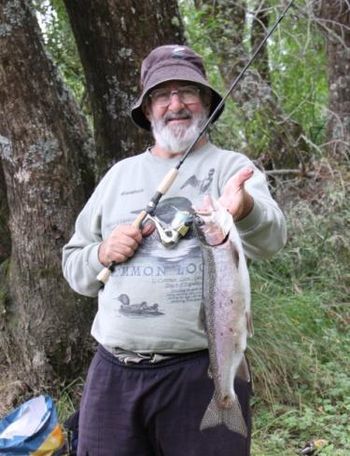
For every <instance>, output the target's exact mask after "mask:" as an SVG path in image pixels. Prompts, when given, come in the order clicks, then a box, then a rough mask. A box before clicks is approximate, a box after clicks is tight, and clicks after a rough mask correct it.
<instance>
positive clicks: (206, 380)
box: [63, 45, 286, 456]
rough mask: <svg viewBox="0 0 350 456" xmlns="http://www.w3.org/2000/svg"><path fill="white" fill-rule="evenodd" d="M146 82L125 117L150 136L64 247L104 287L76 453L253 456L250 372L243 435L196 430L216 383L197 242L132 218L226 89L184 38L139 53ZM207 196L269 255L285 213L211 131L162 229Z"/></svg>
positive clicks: (257, 253) (244, 390)
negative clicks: (102, 276) (107, 272)
mask: <svg viewBox="0 0 350 456" xmlns="http://www.w3.org/2000/svg"><path fill="white" fill-rule="evenodd" d="M141 88H142V93H141V95H140V97H139V99H138V101H137V103H136V104H135V105H134V106H133V108H132V110H131V116H132V119H133V120H134V122H135V123H136V125H137V126H138V127H140V128H143V129H146V130H151V131H152V133H153V137H154V145H153V146H152V147H150V148H148V149H147V150H146V151H144V152H143V153H141V154H139V155H136V156H133V157H131V158H127V159H125V160H122V161H120V162H119V163H117V164H116V165H114V166H113V167H112V168H111V169H110V170H109V172H108V173H107V174H106V175H105V176H104V178H103V179H102V181H101V182H100V184H99V185H98V186H97V188H96V190H95V191H94V193H93V195H92V196H91V198H90V199H89V201H88V202H87V204H86V206H85V207H84V209H83V210H82V212H81V214H80V215H79V217H78V219H77V222H76V227H75V233H74V235H73V237H72V238H71V240H70V241H69V242H68V244H67V245H66V246H65V247H64V251H63V270H64V276H65V277H66V279H67V280H68V282H69V284H70V285H71V287H72V288H73V289H74V290H75V291H77V292H78V293H81V294H83V295H87V296H98V311H97V313H96V317H95V319H94V322H93V326H92V331H91V333H92V336H93V337H94V338H95V339H96V340H97V342H98V343H99V347H98V350H97V352H96V354H95V357H94V359H93V361H92V363H91V366H90V369H89V373H88V376H87V381H86V384H85V388H84V393H83V398H82V401H81V407H80V421H79V444H78V454H79V455H80V456H86V455H90V456H112V455H113V456H115V455H116V456H156V455H157V456H158V455H159V456H161V455H162V456H184V455H186V456H189V455H193V456H203V455H205V456H211V455H213V456H214V455H215V456H216V455H221V456H226V455H227V456H228V455H231V456H232V455H235V456H247V455H249V454H250V431H251V417H250V407H249V397H250V394H251V385H250V382H249V381H245V380H242V379H241V378H237V379H235V391H236V393H237V396H238V399H239V403H240V407H241V410H242V413H243V416H244V419H245V422H246V425H247V429H248V436H247V437H244V436H242V435H240V434H238V433H235V432H232V431H230V430H228V429H227V428H226V427H225V426H223V425H219V426H216V427H214V428H211V429H207V430H203V431H200V429H199V427H200V422H201V418H202V417H203V414H204V412H205V410H206V408H207V406H208V404H209V402H210V399H211V397H212V395H213V388H214V386H213V381H212V379H211V378H210V377H209V376H208V350H207V348H208V341H207V336H206V334H205V331H204V330H203V328H202V326H201V325H200V324H199V318H198V316H199V313H200V307H201V300H202V280H203V278H202V257H201V251H200V246H199V241H198V239H197V238H196V236H194V234H193V232H192V230H191V229H189V230H188V232H187V234H186V235H185V236H184V237H183V239H180V241H179V242H178V243H177V244H176V245H175V246H174V247H173V248H172V249H169V248H167V247H165V246H164V245H163V244H162V243H161V242H160V240H159V233H158V232H157V230H154V225H153V224H147V223H146V224H144V226H143V227H142V228H140V229H138V228H135V227H134V226H132V222H133V221H134V219H135V218H136V216H137V215H138V214H139V213H140V211H141V210H142V209H143V208H144V207H145V205H146V203H147V202H148V201H149V200H150V199H151V197H152V196H153V194H154V192H155V189H156V188H157V187H158V185H159V183H160V182H161V180H162V179H163V177H164V176H165V175H166V174H167V172H168V171H169V169H171V168H172V167H173V166H174V165H175V164H176V163H177V162H178V160H179V157H181V156H182V154H183V153H184V151H185V150H186V149H187V148H188V147H189V146H190V145H191V144H192V143H193V141H194V140H195V139H196V138H197V137H198V134H199V132H200V131H201V127H202V126H203V125H204V123H205V122H206V120H207V118H208V116H209V115H211V113H213V112H214V110H215V108H216V107H217V106H218V104H219V103H220V101H221V100H222V97H221V96H220V94H219V93H218V92H217V91H216V90H215V89H213V88H212V87H211V85H210V84H209V83H208V81H207V78H206V74H205V69H204V66H203V62H202V59H201V57H200V56H199V55H197V54H196V53H195V52H193V51H192V50H191V49H189V48H188V47H186V46H178V45H167V46H160V47H158V48H156V49H154V50H153V51H152V52H151V53H150V54H149V55H148V56H147V57H146V58H145V60H144V61H143V64H142V69H141ZM221 111H222V109H221ZM220 114H221V112H218V113H217V114H216V119H214V120H217V118H218V117H219V115H220ZM204 192H205V193H209V194H210V195H211V196H213V197H214V198H216V199H218V200H219V201H220V203H221V205H223V206H224V207H225V208H226V209H227V211H228V212H229V213H230V214H231V216H232V217H233V219H234V221H235V223H236V226H237V229H238V232H239V234H240V237H241V239H242V243H243V246H244V250H245V254H246V256H247V257H248V258H253V259H257V258H266V257H270V256H271V255H272V254H274V253H275V252H277V251H278V250H279V249H280V248H281V247H282V246H283V245H284V243H285V239H286V228H285V220H284V217H283V214H282V212H281V211H280V209H279V207H278V205H277V204H276V202H275V201H274V200H273V199H272V197H271V195H270V193H269V190H268V187H267V184H266V180H265V177H264V175H263V174H262V173H261V172H260V171H259V170H258V169H257V168H256V167H255V166H254V165H253V163H252V162H251V161H250V160H249V159H248V158H247V157H245V156H244V155H242V154H240V153H237V152H233V151H227V150H223V149H220V148H218V147H216V146H214V145H213V144H212V143H211V142H210V141H209V138H208V136H207V135H204V136H203V137H202V138H201V139H200V140H199V141H198V142H197V144H196V146H195V148H194V150H193V152H192V153H191V154H190V155H189V156H188V158H187V160H186V164H185V165H184V166H183V167H182V168H181V172H180V173H179V175H178V177H177V179H176V180H175V182H174V183H173V185H172V187H171V188H170V190H169V191H168V193H167V195H166V197H165V198H164V199H163V200H162V201H161V203H160V204H159V205H158V207H157V210H156V212H155V217H156V223H158V226H159V225H161V226H165V227H169V226H170V227H174V226H175V225H174V223H175V221H176V220H177V219H178V217H179V216H180V218H181V216H183V215H184V214H188V213H190V212H191V208H192V207H193V206H197V207H198V206H200V205H201V201H202V200H203V196H204ZM111 262H114V263H115V268H114V270H113V272H112V274H111V277H110V279H109V281H108V282H107V283H106V285H105V286H104V288H101V285H100V283H99V281H98V280H97V278H96V277H97V275H98V274H99V272H100V271H101V270H102V269H103V268H104V267H106V266H108V265H109V264H110V263H111Z"/></svg>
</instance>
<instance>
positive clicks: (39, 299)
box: [0, 0, 94, 387]
mask: <svg viewBox="0 0 350 456" xmlns="http://www.w3.org/2000/svg"><path fill="white" fill-rule="evenodd" d="M0 23H1V26H0V65H1V66H0V106H1V110H0V135H1V137H2V141H1V143H0V157H1V163H2V167H3V170H4V175H5V179H6V190H7V200H8V207H9V228H10V231H11V238H12V253H11V261H10V270H9V295H10V299H9V300H7V301H6V307H5V308H4V309H3V312H2V314H1V316H0V318H1V323H2V324H1V327H2V329H3V331H2V332H1V334H0V344H1V345H0V346H1V348H2V350H3V352H4V353H5V354H6V357H7V360H8V362H9V363H10V366H11V369H17V370H20V369H21V368H22V369H23V371H24V374H23V375H25V379H26V382H27V383H28V384H30V385H31V387H36V386H38V385H40V386H41V387H43V385H47V386H50V385H52V382H55V381H58V380H59V381H62V380H64V379H69V378H72V377H73V376H74V375H77V373H79V374H80V373H81V369H82V366H83V365H84V362H85V359H86V357H87V349H88V342H87V341H89V337H88V332H89V330H90V324H91V317H92V310H93V308H92V303H91V301H88V302H87V301H86V300H85V299H83V298H80V297H78V296H77V295H76V294H74V293H73V292H72V291H71V290H70V289H69V287H68V285H67V284H66V283H65V281H64V279H63V277H62V271H61V249H62V246H63V244H64V243H65V242H66V241H67V239H68V238H69V237H70V235H71V231H72V227H73V225H74V220H75V218H76V215H77V213H78V211H79V210H80V208H81V206H82V204H83V202H84V201H85V200H86V197H87V193H88V191H89V190H91V188H92V186H93V184H94V182H93V178H92V173H91V168H90V159H91V158H92V156H93V153H94V152H93V151H94V148H93V142H92V139H91V136H90V134H89V131H88V128H87V124H86V122H85V120H84V119H83V117H82V116H81V114H80V113H79V110H78V108H77V106H76V104H75V103H74V101H73V99H72V97H71V95H70V93H69V92H68V91H67V90H66V89H65V88H64V86H63V84H62V81H61V79H60V78H59V77H58V75H57V72H56V69H55V67H54V65H53V64H52V62H51V60H50V59H49V57H48V56H47V54H46V52H45V49H44V46H43V43H42V41H41V37H40V30H39V27H38V25H37V22H36V18H35V16H34V14H33V12H32V11H31V8H30V3H29V2H28V1H25V0H1V1H0ZM89 343H90V342H89ZM11 369H10V370H11ZM1 375H5V373H4V372H1ZM18 375H20V374H18Z"/></svg>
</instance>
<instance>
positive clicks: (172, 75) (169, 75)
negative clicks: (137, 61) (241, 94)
mask: <svg viewBox="0 0 350 456" xmlns="http://www.w3.org/2000/svg"><path fill="white" fill-rule="evenodd" d="M169 81H188V82H193V83H195V84H199V85H202V86H204V87H206V88H208V89H210V91H211V94H212V98H211V104H210V110H209V115H211V114H212V113H213V112H214V111H215V109H216V107H217V106H218V105H219V104H220V102H221V101H222V96H221V95H220V94H219V93H218V92H217V91H216V90H214V89H213V88H212V87H211V86H210V85H209V84H208V81H207V80H206V79H205V78H204V77H203V76H202V75H201V74H199V73H198V72H197V71H195V70H193V69H192V68H191V67H190V66H187V65H185V68H184V65H183V64H180V65H179V64H178V63H177V64H173V65H167V66H166V67H163V68H161V69H159V70H158V71H157V72H155V73H154V75H153V77H151V78H150V80H149V81H148V82H147V84H146V85H145V88H144V90H143V92H142V94H141V96H140V97H139V99H138V100H137V101H136V103H135V104H134V106H133V107H132V108H131V118H132V120H133V121H134V123H135V124H136V125H137V126H138V127H141V128H143V129H144V130H147V131H150V130H151V124H150V122H149V120H148V119H147V117H146V116H145V113H144V111H143V107H142V105H143V103H144V100H145V98H146V97H147V95H148V93H149V92H150V91H151V90H152V89H154V88H155V87H156V86H157V85H159V84H162V83H163V82H169ZM224 107H225V105H223V106H222V107H221V109H220V110H219V111H218V112H217V113H216V114H215V117H214V118H213V122H215V121H216V120H217V119H218V118H219V116H220V115H221V113H222V111H223V110H224Z"/></svg>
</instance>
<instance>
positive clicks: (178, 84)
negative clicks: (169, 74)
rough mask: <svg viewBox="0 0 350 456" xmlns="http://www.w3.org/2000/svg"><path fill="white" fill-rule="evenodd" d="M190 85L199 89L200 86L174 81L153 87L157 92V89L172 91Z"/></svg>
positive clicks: (190, 82)
mask: <svg viewBox="0 0 350 456" xmlns="http://www.w3.org/2000/svg"><path fill="white" fill-rule="evenodd" d="M188 85H191V86H196V87H199V84H196V83H195V82H192V81H180V80H174V81H166V82H162V83H161V84H158V85H157V86H155V87H153V89H152V90H155V89H172V88H177V87H182V86H188Z"/></svg>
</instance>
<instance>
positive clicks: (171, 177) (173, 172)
mask: <svg viewBox="0 0 350 456" xmlns="http://www.w3.org/2000/svg"><path fill="white" fill-rule="evenodd" d="M293 1H294V0H291V1H290V2H289V3H288V4H287V6H286V7H285V8H284V10H283V11H282V13H281V14H280V16H279V17H278V18H277V20H276V22H275V23H274V24H273V26H272V27H271V29H270V30H269V32H268V33H267V34H266V35H265V37H264V39H263V40H262V41H261V43H260V44H259V46H257V48H256V49H255V51H254V53H253V55H252V56H251V58H250V59H249V61H248V62H247V63H246V65H245V66H244V68H243V69H242V71H241V72H240V73H239V75H238V76H237V77H236V79H235V80H234V81H233V82H232V84H231V86H230V88H229V89H228V91H227V93H226V94H225V96H224V97H223V98H222V100H221V101H220V103H219V104H218V105H217V106H216V108H215V109H214V111H213V112H212V114H211V115H210V116H209V117H208V119H207V121H206V122H205V124H204V125H203V127H202V129H201V130H200V132H199V134H198V136H197V138H196V139H195V140H194V141H193V142H192V143H191V144H190V145H189V146H188V148H187V149H186V150H185V152H184V154H183V156H182V157H181V159H180V160H179V161H178V163H177V164H176V165H175V166H174V168H171V169H170V170H169V172H168V173H167V174H166V175H165V176H164V178H163V180H162V181H161V183H160V184H159V186H158V188H157V190H156V192H155V193H154V195H153V197H152V198H151V200H150V201H149V202H148V204H147V206H146V207H145V209H144V210H142V211H141V212H140V213H139V215H138V216H137V217H136V219H135V220H134V221H133V223H132V226H134V227H135V228H140V226H141V224H142V222H143V221H144V220H145V218H146V217H147V216H150V215H152V214H154V212H155V210H156V208H157V206H158V203H159V201H160V199H161V198H162V197H163V196H164V195H165V194H166V192H167V191H168V190H169V188H170V187H171V186H172V184H173V183H174V181H175V179H176V177H177V175H178V172H179V169H180V167H181V166H182V164H183V163H184V161H185V160H186V158H187V157H188V156H189V154H190V153H191V152H192V151H193V149H194V147H195V146H196V144H197V143H198V141H199V140H200V139H201V138H202V136H203V135H204V133H205V132H206V131H207V129H208V128H209V127H210V126H211V124H212V123H213V119H215V117H216V115H217V114H218V113H219V112H220V110H221V109H222V107H223V105H224V104H225V102H226V100H227V98H228V97H229V96H230V94H231V92H232V91H233V89H234V88H235V87H236V86H237V85H238V83H239V82H240V80H241V79H242V78H243V76H244V75H245V73H246V71H247V70H248V68H249V67H250V65H251V64H252V63H253V61H254V60H255V58H256V56H257V55H258V54H259V52H260V51H261V49H262V47H263V46H264V45H265V43H266V41H267V40H268V39H269V38H270V36H271V35H272V34H273V32H274V31H275V30H276V28H277V27H278V25H279V23H280V22H281V21H282V19H283V18H284V16H285V15H286V14H287V11H288V10H289V8H290V7H291V6H292V3H293ZM115 266H116V263H115V262H114V261H112V262H111V263H110V264H109V265H108V267H106V268H104V269H103V270H102V271H101V272H100V273H99V274H98V276H97V280H99V281H100V282H101V284H102V286H104V285H105V284H106V283H107V282H108V279H109V277H110V275H111V273H112V272H113V270H114V268H115Z"/></svg>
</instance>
